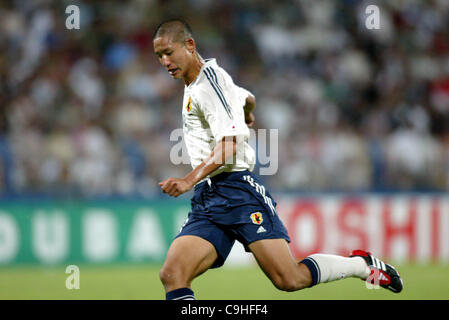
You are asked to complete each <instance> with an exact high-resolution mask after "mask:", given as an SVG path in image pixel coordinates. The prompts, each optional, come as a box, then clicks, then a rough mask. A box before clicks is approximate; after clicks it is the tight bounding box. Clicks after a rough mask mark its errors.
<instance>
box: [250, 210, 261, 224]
mask: <svg viewBox="0 0 449 320" xmlns="http://www.w3.org/2000/svg"><path fill="white" fill-rule="evenodd" d="M251 220H252V221H253V223H254V224H261V223H262V222H263V218H262V213H260V212H254V213H251Z"/></svg>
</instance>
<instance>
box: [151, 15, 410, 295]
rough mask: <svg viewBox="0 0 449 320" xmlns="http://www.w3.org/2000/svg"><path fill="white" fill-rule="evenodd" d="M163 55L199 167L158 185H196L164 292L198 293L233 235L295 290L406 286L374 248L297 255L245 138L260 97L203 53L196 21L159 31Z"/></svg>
mask: <svg viewBox="0 0 449 320" xmlns="http://www.w3.org/2000/svg"><path fill="white" fill-rule="evenodd" d="M153 45H154V52H155V54H156V55H157V57H158V58H159V62H160V63H161V64H162V66H163V67H164V68H165V69H166V70H167V71H168V73H169V74H170V75H171V76H172V77H173V78H174V79H182V80H183V81H184V83H185V87H184V101H183V104H182V119H183V131H184V139H185V143H186V147H187V151H188V154H189V156H190V158H191V164H192V167H193V170H192V171H190V173H188V174H187V175H186V176H185V177H183V178H168V179H166V180H164V181H162V182H159V185H160V187H161V189H162V191H163V192H164V193H167V194H168V195H170V196H173V197H178V196H179V195H181V194H183V193H185V192H187V191H189V190H190V189H192V188H194V195H193V198H192V199H191V205H192V211H191V212H190V213H189V215H188V219H187V221H186V223H185V224H184V226H183V227H182V229H181V231H180V233H179V234H178V235H177V236H176V238H175V240H174V241H173V243H172V244H171V246H170V248H169V250H168V253H167V256H166V260H165V262H164V265H163V267H162V269H161V271H160V279H161V281H162V283H163V285H164V287H165V291H166V299H169V300H172V299H173V300H175V299H177V300H181V299H194V293H193V291H192V290H191V287H190V284H191V281H192V280H193V279H194V278H195V277H197V276H199V275H200V274H202V273H203V272H205V271H207V270H208V269H210V268H217V267H220V266H222V265H223V263H224V262H225V260H226V258H227V256H228V254H229V252H230V250H231V248H232V246H233V244H234V242H235V240H238V241H240V242H241V243H242V244H243V246H244V247H245V250H246V251H250V252H251V253H252V254H253V255H254V257H255V258H256V260H257V262H258V264H259V266H260V267H261V268H262V270H263V271H264V273H265V274H266V275H267V276H268V278H270V280H271V281H272V283H273V284H274V285H275V286H276V287H277V288H278V289H280V290H285V291H295V290H299V289H303V288H308V287H311V286H314V285H316V284H319V283H324V282H329V281H334V280H338V279H342V278H347V277H358V278H361V279H367V278H369V279H368V280H372V281H371V282H373V283H376V284H380V286H382V287H385V288H387V289H389V290H391V291H393V292H400V291H401V290H402V280H401V278H400V276H399V273H398V272H397V271H396V270H395V269H394V268H393V267H392V266H390V265H388V264H386V263H384V262H383V261H381V260H379V259H377V258H375V257H374V256H372V255H371V254H370V253H369V252H366V251H361V250H356V251H353V252H352V254H351V256H350V257H341V256H337V255H330V254H319V253H316V254H312V255H310V256H309V257H306V258H305V259H303V260H301V261H300V262H298V261H297V260H296V259H295V258H294V257H293V256H292V254H291V252H290V250H289V247H288V242H289V241H290V239H289V236H288V233H287V230H286V229H285V227H284V225H283V223H282V222H281V220H280V219H279V217H278V215H277V212H276V209H275V208H276V202H275V201H274V200H273V198H272V197H271V195H270V193H269V192H268V190H267V189H266V188H265V187H264V186H263V184H262V183H261V181H260V180H259V178H258V177H257V176H256V175H255V174H253V173H252V172H251V171H252V169H253V164H254V163H255V161H254V157H255V152H254V150H253V149H252V148H251V147H250V145H249V144H248V143H247V139H248V137H249V128H248V127H251V126H252V125H253V123H254V120H255V118H254V114H253V111H254V109H255V107H256V99H255V97H254V95H253V94H251V93H250V92H249V91H247V90H245V89H243V88H241V87H239V86H237V85H236V84H235V83H234V82H233V80H232V78H231V77H230V76H229V74H228V73H227V72H226V71H225V70H223V69H222V68H221V67H220V66H219V65H218V64H217V62H216V60H215V59H203V58H202V57H201V56H200V55H199V54H198V52H197V49H196V44H195V40H194V39H193V36H192V30H191V28H190V26H189V25H188V24H187V23H186V22H184V21H182V20H180V19H172V20H167V21H165V22H163V23H161V24H160V25H159V26H158V27H157V29H156V31H155V33H154V38H153Z"/></svg>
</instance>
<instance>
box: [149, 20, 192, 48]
mask: <svg viewBox="0 0 449 320" xmlns="http://www.w3.org/2000/svg"><path fill="white" fill-rule="evenodd" d="M165 35H170V36H171V37H172V40H173V41H176V42H180V43H182V44H184V42H185V41H186V40H187V39H188V38H193V32H192V28H191V27H190V25H189V24H188V23H187V22H186V21H184V20H183V19H181V18H172V19H168V20H164V21H162V22H161V23H160V24H159V25H158V26H157V27H156V30H155V31H154V34H153V39H156V38H158V37H161V36H165Z"/></svg>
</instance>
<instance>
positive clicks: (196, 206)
mask: <svg viewBox="0 0 449 320" xmlns="http://www.w3.org/2000/svg"><path fill="white" fill-rule="evenodd" d="M191 203H192V211H191V212H190V213H189V216H188V218H187V221H186V223H185V224H184V225H183V227H182V228H181V231H180V232H179V234H178V235H177V236H176V237H181V236H185V235H195V236H198V237H201V238H203V239H205V240H207V241H209V242H211V243H212V244H213V245H214V247H215V249H216V250H217V254H218V258H217V260H216V261H215V263H214V264H213V265H212V268H217V267H220V266H222V265H223V264H224V262H225V260H226V258H227V257H228V255H229V252H230V251H231V249H232V246H233V245H234V242H235V240H238V241H239V242H241V243H242V244H243V246H244V247H245V250H246V251H249V249H248V245H249V244H250V243H252V242H254V241H257V240H263V239H285V240H286V241H288V242H290V238H289V236H288V233H287V230H286V228H285V227H284V225H283V223H282V221H281V220H280V219H279V217H278V215H277V212H276V202H275V201H274V200H273V198H272V197H271V195H270V193H269V192H268V190H266V188H265V187H264V186H263V184H262V183H261V181H260V180H259V178H258V177H257V176H256V175H254V174H253V173H251V172H250V171H248V170H245V171H239V172H223V173H221V174H219V175H217V176H214V177H212V178H211V179H209V181H203V182H201V183H199V184H197V185H196V186H195V192H194V195H193V198H192V200H191Z"/></svg>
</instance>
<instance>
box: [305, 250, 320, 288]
mask: <svg viewBox="0 0 449 320" xmlns="http://www.w3.org/2000/svg"><path fill="white" fill-rule="evenodd" d="M300 263H303V264H305V265H306V267H307V268H309V270H310V273H311V274H312V285H311V287H313V286H314V285H316V284H318V283H320V280H321V271H320V267H319V266H318V263H317V262H316V261H315V260H314V259H313V258H311V257H307V258H305V259H304V260H302V261H301V262H300Z"/></svg>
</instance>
